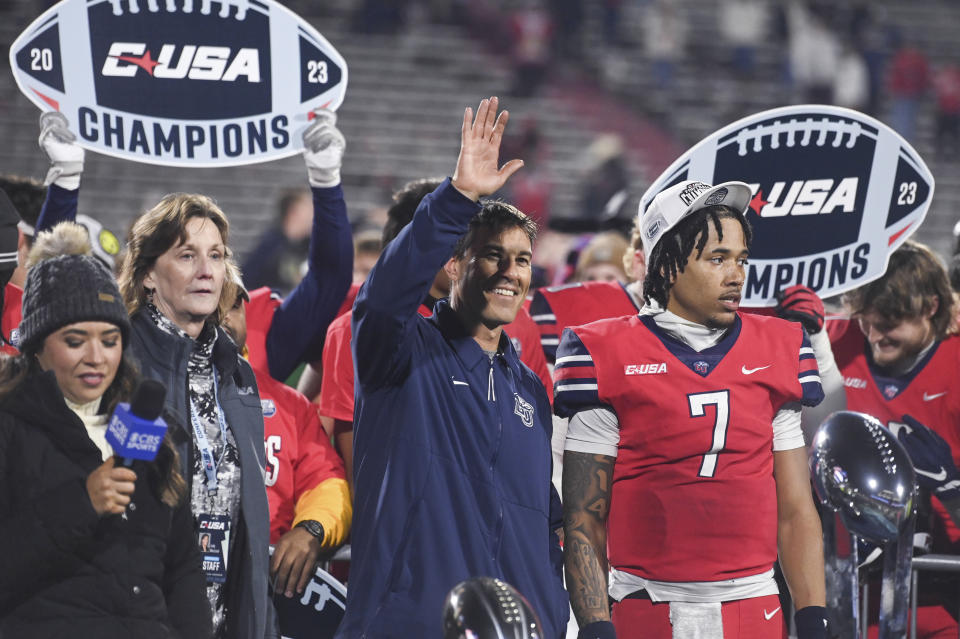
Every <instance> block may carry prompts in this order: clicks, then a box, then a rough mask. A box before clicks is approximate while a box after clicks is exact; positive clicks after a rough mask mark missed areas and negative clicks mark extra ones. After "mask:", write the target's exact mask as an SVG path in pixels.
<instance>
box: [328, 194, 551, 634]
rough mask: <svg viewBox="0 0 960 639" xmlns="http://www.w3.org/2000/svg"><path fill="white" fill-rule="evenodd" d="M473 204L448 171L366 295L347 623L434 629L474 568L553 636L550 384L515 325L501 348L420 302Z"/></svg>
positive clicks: (359, 333)
mask: <svg viewBox="0 0 960 639" xmlns="http://www.w3.org/2000/svg"><path fill="white" fill-rule="evenodd" d="M478 210H479V206H478V205H477V204H476V203H474V202H471V201H470V200H468V199H467V198H465V197H463V195H461V194H460V193H459V192H458V191H457V190H456V189H454V188H453V187H452V186H451V185H450V182H449V180H448V181H445V182H444V183H443V184H442V185H441V186H440V187H439V188H438V189H437V190H436V191H434V193H432V194H431V195H429V196H427V197H426V198H424V200H423V202H422V203H421V204H420V207H419V209H418V210H417V213H416V215H415V216H414V218H413V222H411V224H410V225H408V226H407V228H405V229H404V230H403V231H401V233H400V235H398V236H397V238H396V239H395V240H394V241H393V242H391V243H390V245H389V246H388V247H387V249H386V251H385V252H384V254H383V255H382V256H381V258H380V260H379V262H378V263H377V265H376V266H375V267H374V269H373V270H372V271H371V272H370V275H369V277H368V279H367V282H366V284H364V286H363V288H362V289H361V290H360V293H359V294H358V295H357V301H356V304H355V306H354V312H353V349H354V362H355V370H356V380H357V381H356V389H357V390H356V393H357V395H356V408H355V413H354V459H355V462H354V463H355V470H354V475H355V480H356V496H355V500H354V526H353V541H352V550H353V557H352V565H351V567H350V587H349V588H348V589H347V610H346V616H345V617H344V619H343V622H342V623H341V625H340V628H339V630H338V633H337V637H350V638H353V637H403V638H404V639H409V638H410V637H440V636H442V635H443V632H442V627H441V612H442V609H443V603H444V599H445V598H446V595H447V593H448V592H449V590H450V589H451V588H453V586H455V585H456V584H457V583H458V582H460V581H462V580H464V579H467V578H469V577H473V576H490V577H498V578H500V579H503V580H505V581H507V582H508V583H510V584H512V585H513V586H514V587H516V588H517V589H518V590H519V591H520V592H521V593H523V594H524V595H525V596H526V597H527V598H528V599H529V600H530V603H531V604H532V605H533V608H534V610H536V611H537V614H538V615H539V616H540V619H541V621H542V623H543V624H544V626H545V634H544V636H545V637H548V638H551V639H556V638H557V637H560V636H562V634H563V632H564V631H565V627H566V623H567V617H568V614H569V613H568V599H567V594H566V592H565V591H564V590H563V583H562V580H561V555H560V550H559V545H558V540H557V537H556V534H555V533H554V530H555V529H557V528H559V527H560V525H561V521H562V517H561V512H560V508H559V505H560V502H559V499H558V498H557V496H556V491H555V490H554V489H553V486H552V484H551V483H550V472H551V453H550V435H551V431H552V423H551V418H550V403H549V400H548V398H547V395H546V392H545V391H544V389H543V384H542V383H541V382H540V380H539V378H538V377H537V376H536V375H534V373H533V372H531V371H530V369H528V368H527V367H526V366H525V365H524V364H523V363H521V362H520V359H519V358H518V357H517V354H516V351H514V349H513V347H512V345H511V344H510V340H509V339H507V338H506V337H505V336H502V337H501V339H500V349H499V352H498V354H497V355H496V356H495V357H494V358H493V360H492V361H491V359H490V358H489V357H488V355H487V354H486V353H484V352H483V350H481V348H480V346H479V345H478V344H477V342H476V341H475V340H474V339H473V337H472V336H471V335H469V334H468V333H467V331H466V330H465V329H464V327H463V325H462V324H461V322H460V320H459V317H458V316H457V315H456V313H455V312H454V311H453V310H452V309H451V308H450V306H449V305H448V304H447V302H446V301H444V300H441V301H440V302H438V303H437V305H436V307H435V308H434V314H433V315H432V316H431V317H429V318H424V317H421V316H420V315H419V314H418V313H417V307H418V306H419V305H420V302H421V300H422V299H423V297H424V295H425V294H426V293H427V291H428V289H429V288H430V283H431V282H432V281H433V278H434V276H435V275H436V273H437V270H438V269H439V268H440V267H441V266H442V265H443V264H444V262H446V260H447V259H448V258H449V257H450V255H452V254H453V249H454V245H455V243H456V241H457V239H458V238H459V237H460V236H461V235H463V233H464V232H465V231H466V228H467V224H468V222H469V220H470V218H471V217H473V215H474V214H476V212H477V211H478Z"/></svg>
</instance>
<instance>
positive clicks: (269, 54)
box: [10, 0, 347, 166]
mask: <svg viewBox="0 0 960 639" xmlns="http://www.w3.org/2000/svg"><path fill="white" fill-rule="evenodd" d="M10 66H11V68H12V69H13V75H14V78H16V81H17V84H18V85H19V86H20V90H21V91H23V93H24V94H25V95H26V96H27V97H28V98H29V99H30V100H32V101H33V102H34V103H35V104H36V105H37V106H39V107H40V108H41V109H43V110H45V111H48V110H51V109H52V110H58V111H61V112H62V113H63V114H64V115H66V116H67V118H68V119H69V120H70V127H71V129H72V130H73V132H74V133H76V135H77V138H78V141H79V143H80V144H81V145H83V146H84V147H86V148H88V149H91V150H93V151H97V152H100V153H105V154H107V155H113V156H116V157H121V158H125V159H130V160H136V161H140V162H147V163H151V164H165V165H173V166H230V165H237V164H251V163H255V162H264V161H267V160H275V159H277V158H282V157H286V156H288V155H293V154H294V153H297V152H299V151H301V150H302V149H303V145H302V141H301V134H302V132H303V129H305V128H306V126H307V123H308V114H309V113H310V111H312V110H313V109H314V108H317V107H327V108H330V109H336V108H337V107H339V106H340V103H341V102H343V95H344V91H345V90H346V86H347V65H346V63H345V62H344V60H343V58H342V57H341V56H340V54H339V53H337V51H336V50H335V49H334V48H333V47H332V46H331V45H330V43H329V42H327V41H326V40H325V39H324V37H323V36H322V35H320V34H319V33H318V32H317V31H316V30H315V29H314V28H313V27H311V26H310V24H308V23H307V22H305V21H304V20H303V19H301V18H299V17H298V16H297V15H295V14H294V13H292V12H291V11H290V10H288V9H287V8H285V7H283V6H282V5H280V4H279V3H278V2H275V1H274V0H222V1H221V2H211V0H197V1H196V2H194V0H63V2H60V3H59V4H57V5H55V6H53V7H52V8H50V9H49V10H47V11H46V12H45V13H44V14H43V15H41V16H40V17H39V18H37V19H36V20H35V21H34V22H33V24H31V25H30V26H29V27H28V28H27V29H26V31H24V32H23V33H22V34H21V35H20V37H18V38H17V40H16V41H15V42H14V43H13V46H11V47H10Z"/></svg>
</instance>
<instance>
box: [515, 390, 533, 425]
mask: <svg viewBox="0 0 960 639" xmlns="http://www.w3.org/2000/svg"><path fill="white" fill-rule="evenodd" d="M513 399H514V402H513V412H514V413H515V414H516V415H519V416H520V421H522V422H523V425H524V426H526V427H527V428H533V406H532V405H531V404H530V402H528V401H527V400H525V399H524V398H522V397H520V395H518V394H517V393H514V394H513Z"/></svg>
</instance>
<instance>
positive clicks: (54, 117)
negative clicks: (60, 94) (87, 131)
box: [39, 111, 84, 191]
mask: <svg viewBox="0 0 960 639" xmlns="http://www.w3.org/2000/svg"><path fill="white" fill-rule="evenodd" d="M69 127H70V123H69V121H68V120H67V117H66V116H65V115H63V114H62V113H60V112H59V111H48V112H45V113H43V114H41V115H40V139H39V143H40V149H41V150H42V151H43V152H44V153H45V154H46V155H47V158H48V159H49V160H50V170H49V171H47V177H46V179H44V181H43V184H44V186H50V185H51V184H54V183H55V184H56V185H57V186H59V187H61V188H64V189H69V190H71V191H74V190H76V189H78V188H80V175H81V174H82V173H83V159H84V151H83V147H81V146H80V145H79V144H77V136H75V135H74V134H73V133H72V132H71V131H70V128H69Z"/></svg>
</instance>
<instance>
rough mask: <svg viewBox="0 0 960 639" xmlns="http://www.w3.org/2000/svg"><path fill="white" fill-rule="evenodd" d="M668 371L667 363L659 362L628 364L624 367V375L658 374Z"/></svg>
mask: <svg viewBox="0 0 960 639" xmlns="http://www.w3.org/2000/svg"><path fill="white" fill-rule="evenodd" d="M666 372H667V363H666V362H660V363H658V364H627V365H626V366H624V367H623V374H624V375H656V374H658V373H666Z"/></svg>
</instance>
